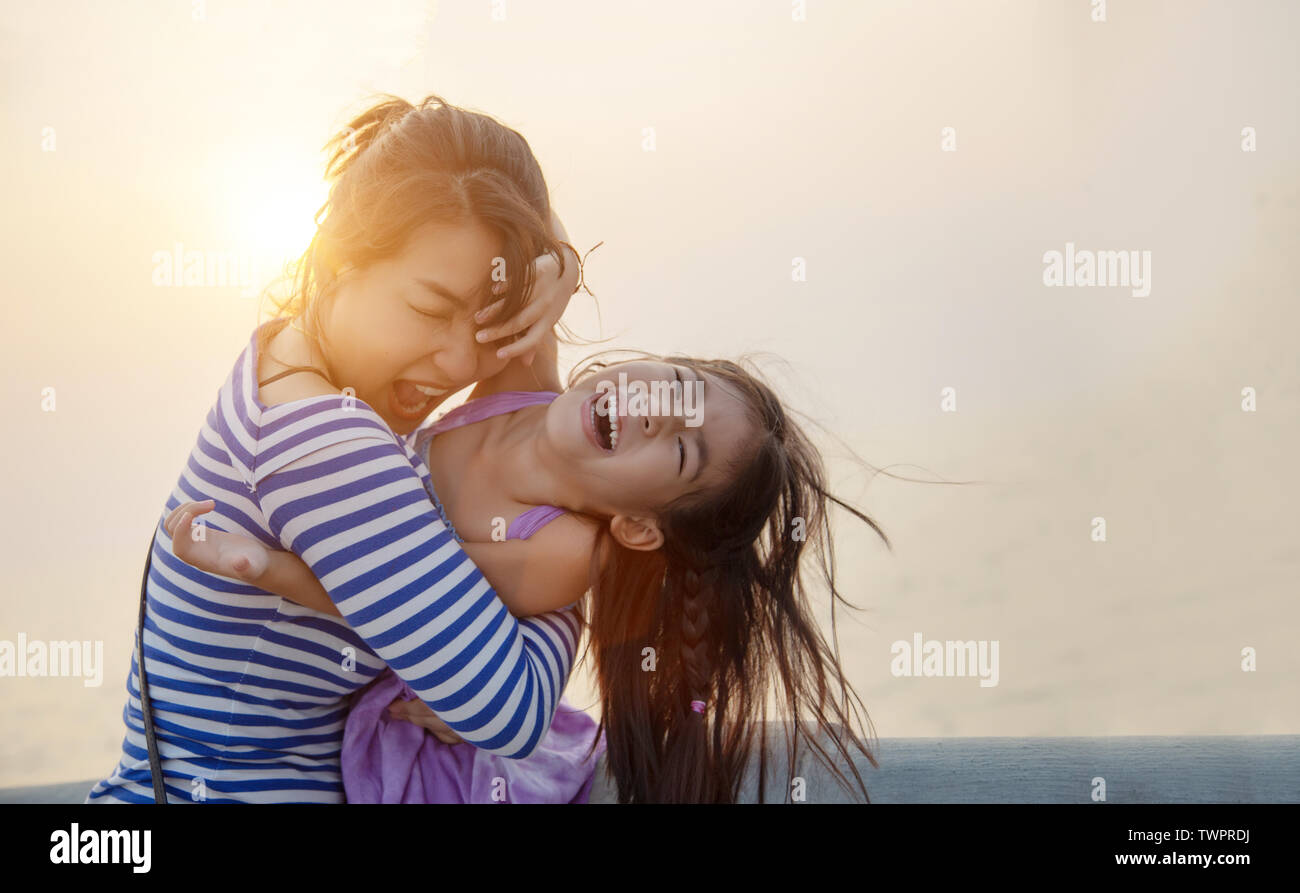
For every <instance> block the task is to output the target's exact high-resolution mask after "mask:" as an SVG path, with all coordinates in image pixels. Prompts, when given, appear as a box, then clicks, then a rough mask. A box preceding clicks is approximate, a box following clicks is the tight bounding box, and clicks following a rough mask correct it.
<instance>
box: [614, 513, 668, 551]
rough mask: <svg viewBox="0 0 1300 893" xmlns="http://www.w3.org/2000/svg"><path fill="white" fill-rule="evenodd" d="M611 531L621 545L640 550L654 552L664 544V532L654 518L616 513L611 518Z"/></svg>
mask: <svg viewBox="0 0 1300 893" xmlns="http://www.w3.org/2000/svg"><path fill="white" fill-rule="evenodd" d="M609 532H610V533H611V534H613V536H614V539H615V540H616V541H617V542H618V544H619V545H620V546H623V547H624V548H627V549H635V550H637V551H638V552H653V551H654V550H655V549H658V548H659V547H660V546H662V545H663V544H664V533H663V531H662V530H660V529H659V522H658V521H656V520H655V519H654V518H634V517H632V516H631V515H615V516H614V517H613V518H611V519H610V522H609Z"/></svg>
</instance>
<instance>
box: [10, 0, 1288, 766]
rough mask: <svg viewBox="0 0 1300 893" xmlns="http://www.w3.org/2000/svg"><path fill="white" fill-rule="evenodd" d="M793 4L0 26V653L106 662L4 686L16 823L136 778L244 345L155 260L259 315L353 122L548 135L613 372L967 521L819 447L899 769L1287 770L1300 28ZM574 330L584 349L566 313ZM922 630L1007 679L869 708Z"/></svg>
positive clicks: (552, 174) (911, 693) (1233, 9)
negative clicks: (1249, 143) (965, 747)
mask: <svg viewBox="0 0 1300 893" xmlns="http://www.w3.org/2000/svg"><path fill="white" fill-rule="evenodd" d="M793 6H794V4H791V3H789V2H786V0H762V2H752V0H736V2H719V3H709V4H697V3H688V2H677V3H672V2H663V0H655V2H635V3H633V2H620V3H602V2H598V0H590V2H588V0H582V2H579V0H574V2H547V3H540V2H524V0H507V2H506V3H504V4H494V3H492V2H490V0H473V2H470V0H463V2H441V3H432V2H430V3H415V2H395V0H380V2H371V3H368V4H365V5H364V6H363V7H360V8H363V9H364V10H365V14H364V15H359V14H358V9H359V7H357V6H356V5H355V4H344V3H321V2H310V3H307V2H300V3H284V4H275V5H274V7H270V6H268V5H267V4H262V3H253V2H246V3H237V2H216V0H213V2H207V3H206V4H205V3H193V4H192V3H190V2H187V0H169V2H135V3H121V4H112V5H105V4H101V3H93V2H82V3H64V4H59V5H57V6H56V5H51V4H34V5H28V6H26V7H15V8H14V9H11V10H8V11H7V12H6V15H5V17H4V20H3V22H2V23H0V64H2V65H3V80H2V83H3V87H0V97H2V103H3V104H2V105H0V132H2V134H3V139H2V140H0V146H3V152H4V169H5V170H6V172H7V173H8V174H9V176H8V177H7V185H6V190H5V194H6V201H5V203H4V210H3V212H0V240H2V241H3V244H4V245H5V246H6V255H7V263H6V274H7V275H6V281H5V284H4V286H3V293H4V307H5V321H6V325H5V327H4V333H3V335H0V338H2V339H3V348H4V349H3V351H2V352H0V364H2V367H3V375H0V408H3V411H4V418H5V419H6V420H7V422H8V424H7V428H6V430H7V431H8V433H9V437H7V438H6V439H5V443H4V445H3V446H0V488H2V490H3V492H4V494H5V497H6V499H5V503H6V506H7V507H8V509H9V510H8V511H7V512H6V513H5V516H4V518H3V520H0V541H3V543H4V553H3V554H4V557H5V559H6V563H7V565H8V568H7V571H8V573H7V575H6V582H5V583H4V584H0V640H14V639H16V637H17V635H18V634H19V633H23V634H25V635H26V636H27V637H28V638H29V639H44V640H54V639H60V640H102V641H103V642H104V643H105V645H104V661H105V667H104V669H103V684H102V685H101V686H99V687H84V686H83V685H81V683H80V681H78V680H69V679H42V680H34V679H27V680H14V679H0V725H3V727H4V728H6V729H7V730H8V731H7V734H6V735H5V736H4V740H0V785H5V784H15V783H37V782H40V781H56V780H67V779H75V778H83V777H91V776H96V775H103V774H104V773H105V772H107V771H108V770H109V769H110V768H111V766H112V763H113V761H114V760H115V759H116V753H117V749H118V745H119V743H120V740H121V736H122V729H121V720H120V714H121V706H122V700H123V698H124V696H125V695H124V689H123V684H124V680H125V677H126V673H127V667H128V664H129V656H130V647H131V634H132V625H133V619H134V612H135V607H136V601H135V599H136V597H137V592H138V585H139V573H140V568H141V566H142V563H143V559H144V553H145V549H146V546H147V543H148V538H149V537H148V533H149V530H150V525H151V524H152V523H153V520H154V519H155V517H156V516H157V513H158V512H159V511H160V509H161V505H162V503H163V501H164V500H165V499H166V496H167V494H168V492H169V490H170V489H171V487H172V485H173V483H174V481H175V479H176V475H177V474H178V473H179V471H180V469H181V466H182V464H183V462H184V460H185V457H186V455H187V454H188V451H189V449H190V447H191V445H192V443H193V440H194V437H195V433H196V431H197V429H198V426H199V424H200V423H201V421H202V419H203V417H204V415H205V414H206V412H207V410H208V407H209V405H210V403H211V401H212V399H213V396H214V394H215V393H216V390H217V388H218V387H219V386H220V385H221V383H222V381H223V379H224V378H225V376H226V374H227V372H228V371H229V369H230V366H231V364H232V363H233V362H234V359H235V357H236V355H237V354H238V352H239V350H240V349H241V348H242V347H243V345H244V343H245V342H246V340H247V338H248V335H249V333H250V331H251V328H252V326H253V325H254V323H255V322H256V304H255V301H254V300H253V299H251V298H249V297H247V296H246V295H244V294H242V293H241V291H242V290H241V289H240V288H238V287H226V288H222V287H211V288H209V287H199V288H185V287H165V286H158V285H155V283H154V278H153V275H154V271H155V266H156V262H155V260H154V258H155V254H156V253H157V252H163V253H167V252H171V251H173V250H174V248H175V246H176V245H177V244H180V245H181V246H183V248H184V249H185V250H202V251H211V252H227V253H229V254H230V255H232V256H233V257H236V258H242V259H243V260H244V262H245V263H246V264H247V265H248V266H249V268H250V269H251V270H253V271H255V276H254V279H255V280H256V281H255V282H254V283H253V284H254V285H255V286H257V287H260V286H261V285H263V284H265V280H266V279H267V278H268V277H269V276H270V275H272V274H273V273H274V272H275V271H276V270H277V269H278V267H279V265H280V264H282V263H283V262H284V261H285V260H287V259H288V258H289V257H291V256H293V255H294V254H296V253H297V252H298V251H300V250H301V249H302V248H303V247H304V245H305V241H306V239H307V237H308V236H309V234H310V232H311V226H312V223H311V220H312V215H313V213H314V212H315V210H316V208H317V206H318V205H319V204H320V201H321V200H322V198H323V195H324V192H323V186H322V185H321V182H320V175H321V167H322V163H323V158H322V156H321V155H320V154H319V149H320V146H321V145H322V144H323V143H324V141H325V139H326V138H327V137H328V136H329V134H330V133H331V132H332V131H333V130H334V129H336V128H338V127H339V126H341V125H342V124H343V123H344V122H345V120H346V115H347V113H348V112H352V111H355V110H356V109H357V108H358V107H359V105H360V103H361V102H362V101H363V100H364V98H365V97H366V96H367V95H369V94H370V93H372V92H375V91H387V92H393V93H397V94H400V95H403V96H405V97H407V98H409V99H418V98H419V97H420V96H422V95H424V94H426V93H440V94H441V95H443V96H444V97H445V98H447V99H448V100H449V101H451V102H453V103H456V104H460V105H466V106H470V107H473V108H476V109H479V110H482V111H486V112H489V113H491V114H493V115H495V116H497V117H498V118H500V119H501V120H503V121H505V122H506V123H508V124H510V125H511V126H513V127H515V128H517V129H518V130H520V131H521V132H522V133H523V134H524V135H525V137H527V138H528V140H529V142H530V144H531V145H532V147H533V149H534V151H535V153H536V154H537V156H538V158H539V160H540V162H541V164H542V167H543V170H544V171H545V173H546V175H547V178H548V182H549V183H550V186H551V190H552V199H553V202H554V204H555V207H556V208H557V210H558V211H559V213H560V215H561V216H562V217H563V219H564V221H565V224H566V226H567V228H568V230H569V232H570V234H571V235H572V237H573V240H574V242H575V243H576V244H577V245H578V246H579V247H580V248H583V249H585V248H587V247H590V246H591V245H593V244H595V243H596V242H598V241H601V240H604V242H605V244H604V246H602V247H601V248H600V249H599V250H598V251H596V252H595V254H593V255H592V256H591V259H590V262H589V266H588V281H589V283H590V285H591V287H592V289H593V290H594V291H595V292H596V294H597V295H598V296H599V300H600V306H601V312H602V315H603V319H604V323H605V330H604V333H603V334H605V335H614V336H615V340H614V342H613V343H612V344H613V346H627V347H637V348H644V349H648V350H655V351H667V350H680V351H684V352H690V353H696V354H705V355H714V356H734V355H736V354H738V353H741V352H744V351H767V352H770V353H771V354H774V355H775V357H776V358H779V361H778V360H777V359H772V360H769V361H768V363H767V366H768V368H770V370H771V372H772V376H773V378H774V379H775V380H776V381H777V382H778V384H779V385H780V386H781V388H782V390H783V392H784V393H785V394H786V395H787V397H788V398H789V401H790V404H791V405H792V406H794V407H796V408H798V409H800V410H802V411H804V412H805V413H807V414H808V415H810V416H811V417H812V418H814V419H815V420H816V421H817V422H818V423H820V424H821V425H822V426H824V428H825V429H826V430H827V431H829V432H831V433H832V434H834V435H835V436H837V437H838V438H840V439H841V440H842V441H843V442H844V443H846V444H847V445H848V446H849V447H851V448H852V450H853V451H854V452H856V453H857V454H858V455H859V456H861V457H862V458H863V459H865V460H867V461H869V462H871V463H873V464H875V465H877V466H887V465H889V466H894V468H893V470H894V471H895V472H896V473H899V474H903V475H911V476H915V477H933V476H941V477H943V478H946V479H949V480H963V479H970V480H984V481H987V482H988V483H985V484H982V485H968V486H961V487H957V486H936V485H931V484H911V483H903V482H897V481H891V480H889V479H887V478H884V477H878V478H876V479H875V480H874V481H873V482H871V484H870V486H868V485H867V479H866V475H865V474H864V473H863V472H862V471H861V470H860V469H855V468H854V467H853V466H852V465H851V464H846V463H844V462H841V461H839V460H838V459H836V458H835V456H837V455H842V454H843V450H839V449H837V448H836V449H832V448H830V447H828V455H830V456H831V457H832V461H833V467H834V469H835V471H836V473H837V474H836V481H837V483H838V484H839V488H840V491H841V492H842V493H843V494H844V495H845V496H847V497H848V498H850V499H853V500H856V501H857V502H858V504H859V505H862V506H864V507H865V508H866V510H867V511H868V512H870V513H871V514H872V516H873V517H875V518H876V519H877V521H878V522H879V523H881V524H882V526H883V527H884V529H885V530H886V532H887V533H888V534H889V535H890V537H891V539H892V540H893V541H894V543H895V552H894V553H893V554H889V553H887V552H885V550H884V549H883V548H881V546H880V545H879V543H878V541H877V540H876V539H875V537H874V534H872V533H871V532H870V531H868V530H867V529H865V528H863V527H861V525H857V524H856V523H855V524H853V525H850V524H849V523H848V521H849V520H850V519H847V518H845V519H843V521H842V523H841V524H840V531H841V535H840V537H839V547H840V551H839V556H840V559H841V574H842V578H841V579H842V586H843V589H844V591H845V594H846V596H847V597H848V598H849V599H850V600H852V601H854V602H855V603H857V604H859V605H862V606H864V607H866V608H867V609H868V612H867V613H865V614H860V615H856V616H854V617H852V618H850V619H847V620H845V619H844V618H843V615H842V618H841V619H842V622H841V626H840V637H841V645H842V647H843V649H844V651H845V654H846V668H847V670H848V672H849V674H850V679H851V680H852V681H853V683H854V684H855V685H856V686H857V688H858V691H859V692H860V694H861V695H862V696H863V698H864V700H865V701H866V705H867V708H868V710H869V711H870V714H871V717H872V719H873V721H874V722H875V726H876V730H877V732H878V733H879V734H880V735H881V736H885V737H891V736H923V735H1106V734H1212V733H1240V734H1261V733H1296V732H1300V709H1298V708H1297V704H1298V703H1300V700H1298V699H1297V698H1296V697H1295V689H1296V683H1297V680H1300V653H1298V652H1297V650H1296V649H1295V648H1294V643H1293V636H1294V631H1295V630H1296V628H1297V620H1300V609H1298V608H1297V606H1296V600H1295V598H1294V594H1295V580H1296V579H1297V576H1298V574H1297V571H1300V549H1297V547H1296V545H1295V536H1294V534H1295V532H1296V525H1295V520H1294V512H1293V511H1292V506H1291V504H1290V499H1288V497H1291V496H1293V495H1294V494H1295V493H1297V492H1300V487H1298V486H1297V484H1300V480H1298V479H1297V478H1298V472H1297V470H1296V463H1295V455H1296V446H1297V435H1298V434H1300V418H1298V415H1297V412H1296V408H1295V407H1296V401H1297V398H1298V397H1300V394H1298V393H1297V391H1298V384H1297V383H1298V382H1300V374H1298V372H1300V370H1297V352H1296V350H1295V345H1294V333H1295V332H1296V331H1297V329H1300V325H1297V323H1300V312H1298V311H1297V309H1296V304H1295V283H1296V281H1297V274H1298V273H1300V270H1298V269H1297V259H1296V257H1297V256H1296V253H1295V250H1294V249H1295V245H1296V244H1297V235H1300V233H1298V232H1297V229H1298V227H1297V220H1298V219H1300V215H1298V214H1297V201H1298V194H1300V193H1298V186H1300V184H1298V183H1297V171H1300V164H1297V162H1298V161H1300V134H1298V133H1297V117H1296V115H1295V109H1296V107H1297V103H1296V86H1297V82H1298V80H1300V79H1298V78H1297V63H1296V57H1295V53H1294V47H1293V41H1294V35H1295V33H1296V31H1297V25H1298V24H1300V22H1298V21H1297V19H1298V18H1300V13H1298V12H1297V7H1296V6H1295V5H1294V4H1290V3H1285V2H1273V3H1267V2H1257V3H1250V4H1222V3H1209V2H1203V3H1193V2H1180V3H1174V2H1172V0H1169V2H1151V3H1143V4H1121V3H1111V4H1109V11H1108V17H1107V18H1108V20H1107V21H1106V22H1103V23H1097V22H1093V21H1091V20H1090V5H1089V4H1088V3H1086V2H1082V0H1079V2H1070V3H1063V2H1057V3H1037V2H1005V3H997V2H986V3H978V4H977V3H967V2H947V3H920V2H917V3H908V2H893V3H872V4H863V3H857V2H848V0H845V2H831V0H809V2H808V3H807V5H806V9H807V17H806V21H793V20H792V8H793ZM499 9H504V11H505V15H504V18H503V19H501V20H494V10H499ZM200 13H201V15H200ZM946 127H951V128H954V131H953V135H954V137H955V141H956V142H955V146H956V151H942V149H941V138H942V135H943V128H946ZM1246 127H1251V128H1254V130H1255V135H1256V136H1255V138H1256V151H1254V152H1244V151H1242V141H1243V137H1242V130H1243V128H1246ZM646 128H653V133H654V146H655V148H654V151H646V150H645V148H644V147H645V140H646V133H647V131H646ZM1067 242H1073V243H1075V245H1076V246H1077V247H1078V248H1080V249H1088V250H1106V249H1116V250H1126V251H1128V250H1132V251H1150V252H1151V256H1152V269H1151V274H1152V289H1151V293H1150V294H1149V295H1148V296H1146V297H1142V298H1135V297H1133V296H1132V295H1131V293H1130V290H1129V289H1127V288H1047V287H1044V285H1043V282H1042V272H1043V261H1042V257H1043V254H1044V252H1047V251H1052V250H1057V251H1064V250H1065V245H1066V243H1067ZM796 258H803V259H804V262H805V264H806V270H807V281H804V282H795V281H791V270H792V264H793V263H794V262H795V259H796ZM569 321H570V322H571V323H572V324H573V326H574V327H575V328H577V329H578V331H580V332H582V333H584V334H586V335H596V334H598V330H597V327H596V315H595V312H594V310H593V308H592V305H591V302H590V299H589V298H587V297H585V296H578V297H576V298H575V299H574V301H573V305H572V310H571V315H570V317H569ZM581 353H582V352H581V351H569V352H567V353H566V358H567V359H569V360H575V359H577V358H578V357H579V356H581ZM50 387H52V388H55V393H56V395H57V403H56V406H57V408H56V410H55V411H54V412H44V411H42V406H41V403H42V389H44V388H50ZM1245 387H1252V388H1254V389H1255V390H1256V393H1257V410H1256V411H1255V412H1253V413H1246V412H1242V411H1241V408H1240V403H1241V399H1242V398H1241V391H1242V389H1243V388H1245ZM944 388H953V389H955V394H956V411H955V412H944V411H942V407H941V403H940V401H941V397H942V395H943V389H944ZM1095 517H1104V518H1105V519H1106V523H1107V540H1106V542H1104V543H1099V542H1094V541H1093V539H1092V537H1091V534H1092V529H1093V527H1092V523H1093V522H1092V519H1093V518H1095ZM916 633H920V634H922V635H923V637H924V638H925V639H939V640H949V639H953V640H957V639H960V640H986V641H997V642H998V643H999V646H1000V647H999V655H1000V662H1001V663H1000V668H999V682H998V685H997V686H992V687H984V688H981V687H979V686H978V684H977V682H976V681H975V680H974V679H970V678H922V679H915V678H898V677H895V676H893V675H892V674H891V672H890V662H891V645H892V643H894V642H896V641H907V642H911V641H912V639H913V636H914V635H915V634H916ZM1245 648H1251V649H1255V652H1256V654H1257V656H1258V657H1257V669H1256V671H1255V672H1243V670H1242V668H1241V663H1242V656H1241V655H1242V650H1243V649H1245ZM585 685H586V681H585V680H583V679H575V681H574V683H573V687H572V688H571V689H570V698H571V700H573V701H574V702H575V703H579V704H582V705H586V704H589V703H590V699H589V695H588V694H587V692H589V688H584V686H585Z"/></svg>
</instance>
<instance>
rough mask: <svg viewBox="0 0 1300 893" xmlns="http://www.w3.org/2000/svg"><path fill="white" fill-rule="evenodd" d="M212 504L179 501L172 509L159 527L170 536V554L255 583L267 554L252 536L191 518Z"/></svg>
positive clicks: (265, 561)
mask: <svg viewBox="0 0 1300 893" xmlns="http://www.w3.org/2000/svg"><path fill="white" fill-rule="evenodd" d="M215 507H216V503H215V502H214V501H213V500H211V499H205V500H203V501H202V502H183V503H181V504H180V505H178V506H176V508H174V509H172V511H171V514H169V515H168V516H167V520H166V521H165V522H163V526H164V527H166V528H167V533H168V534H169V535H170V536H171V538H172V554H173V555H175V556H176V557H177V558H179V559H180V560H181V561H183V562H185V563H186V564H188V565H190V566H191V567H197V568H198V569H199V570H201V571H207V572H208V573H210V574H216V575H217V576H219V577H231V578H233V579H235V580H242V581H244V582H245V583H256V582H257V581H258V580H259V579H260V578H261V577H262V575H263V574H264V573H265V572H266V568H267V565H268V564H269V561H270V553H269V552H268V551H267V549H266V547H265V546H263V545H262V544H261V543H259V542H258V541H257V540H255V539H253V538H252V537H248V536H243V535H242V534H238V533H227V532H225V531H224V530H213V529H212V528H210V527H208V526H206V525H204V524H199V525H198V526H195V525H194V518H196V517H197V516H199V515H202V514H204V513H205V512H210V511H212V509H214V508H215Z"/></svg>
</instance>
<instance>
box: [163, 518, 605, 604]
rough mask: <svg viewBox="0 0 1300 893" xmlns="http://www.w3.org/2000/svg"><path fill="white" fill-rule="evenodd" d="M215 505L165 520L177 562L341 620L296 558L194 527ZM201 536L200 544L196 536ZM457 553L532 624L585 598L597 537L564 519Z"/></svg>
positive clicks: (467, 545)
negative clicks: (524, 535)
mask: <svg viewBox="0 0 1300 893" xmlns="http://www.w3.org/2000/svg"><path fill="white" fill-rule="evenodd" d="M214 505H215V503H213V502H212V500H205V501H204V502H186V503H182V504H181V505H179V506H177V507H176V508H175V509H174V510H173V511H172V513H171V514H170V515H169V516H168V517H167V520H166V521H165V522H164V526H165V527H166V529H167V533H168V534H169V535H170V536H171V538H172V552H173V553H174V554H175V555H176V557H177V558H179V559H181V561H184V562H185V563H186V564H188V565H190V566H192V567H196V568H198V569H199V570H201V571H207V572H208V573H211V574H219V575H220V576H223V577H232V578H234V579H236V580H240V581H242V582H245V583H248V584H250V585H253V586H256V587H258V588H259V589H264V590H266V591H267V592H270V593H273V594H274V595H278V596H280V597H281V598H286V599H288V600H289V601H291V602H295V603H297V604H299V605H302V606H303V607H304V608H311V609H312V610H315V611H320V612H321V613H322V614H333V615H334V616H336V617H342V616H343V612H342V611H340V610H339V609H338V607H337V606H336V605H335V604H334V602H333V601H332V600H331V599H330V595H329V593H328V592H326V591H325V587H324V586H322V585H321V583H320V581H319V580H317V579H316V577H315V576H313V574H312V572H311V568H309V567H308V566H307V565H306V563H305V562H304V561H303V560H302V559H301V558H299V557H298V556H297V555H295V554H293V553H292V552H284V551H280V550H276V549H268V548H266V546H264V545H262V544H261V543H260V542H258V541H257V540H255V539H253V538H252V537H249V536H244V535H243V534H240V533H227V532H225V531H221V530H214V529H211V528H204V527H202V526H199V527H195V526H194V521H195V519H196V518H198V517H199V516H200V515H203V514H205V513H206V512H209V511H211V510H212V508H213V507H214ZM201 524H202V522H200V525H201ZM200 530H201V531H202V533H203V536H202V539H199V538H197V537H196V535H195V531H200ZM178 531H179V536H178V535H177V532H178ZM462 547H463V548H464V550H465V553H466V554H467V555H469V557H470V559H471V560H472V561H473V562H474V564H475V565H476V566H477V567H478V569H479V570H480V571H482V572H483V576H485V577H486V578H487V580H488V582H489V583H490V584H492V588H493V589H495V590H496V591H497V595H498V596H499V597H500V598H501V601H502V602H504V603H505V606H506V607H507V608H508V609H509V610H510V613H511V614H513V615H514V616H516V617H531V616H534V615H537V614H545V613H547V612H548V611H558V610H560V609H561V608H565V607H567V606H569V605H571V604H573V603H574V602H576V601H578V600H579V599H580V598H582V596H583V594H584V593H585V592H586V591H587V583H588V573H589V569H590V567H591V553H592V550H593V549H594V548H595V530H594V528H592V527H591V526H590V525H588V524H585V523H584V522H582V521H581V520H579V519H577V518H574V517H572V516H569V515H564V516H561V517H559V518H557V519H555V520H554V521H552V522H551V523H550V524H547V525H546V526H545V527H543V528H542V529H541V530H540V531H538V532H537V533H536V534H534V535H533V536H532V537H531V538H529V539H527V540H509V541H507V542H504V543H463V544H462Z"/></svg>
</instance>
